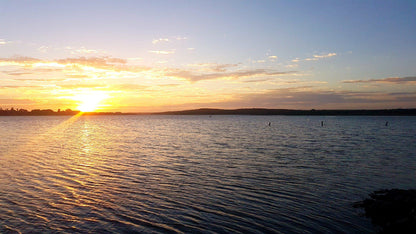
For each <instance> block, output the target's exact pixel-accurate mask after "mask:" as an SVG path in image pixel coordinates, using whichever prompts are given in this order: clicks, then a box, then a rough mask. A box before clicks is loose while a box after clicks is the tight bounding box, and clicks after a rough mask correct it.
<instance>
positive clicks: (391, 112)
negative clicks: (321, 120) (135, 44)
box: [0, 108, 416, 116]
mask: <svg viewBox="0 0 416 234" xmlns="http://www.w3.org/2000/svg"><path fill="white" fill-rule="evenodd" d="M78 113H80V111H78V110H71V109H66V110H65V111H61V110H58V111H53V110H51V109H45V110H40V109H34V110H31V111H28V110H25V109H14V108H11V109H1V108H0V116H49V115H51V116H55V115H76V114H78ZM82 114H83V115H323V116H325V115H329V116H335V115H343V116H355V115H356V116H365V115H368V116H416V109H378V110H364V109H363V110H315V109H311V110H290V109H266V108H244V109H213V108H200V109H193V110H181V111H164V112H141V113H132V112H126V113H122V112H83V113H82Z"/></svg>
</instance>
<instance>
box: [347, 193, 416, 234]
mask: <svg viewBox="0 0 416 234" xmlns="http://www.w3.org/2000/svg"><path fill="white" fill-rule="evenodd" d="M354 207H355V208H363V209H364V211H365V216H366V217H368V218H370V219H371V222H372V223H373V224H374V225H375V226H376V227H378V229H379V230H378V231H379V232H380V233H416V190H402V189H390V190H379V191H375V192H373V193H371V194H370V195H369V198H366V199H365V200H363V201H360V202H357V203H355V204H354Z"/></svg>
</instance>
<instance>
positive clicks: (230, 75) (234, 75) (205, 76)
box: [165, 69, 296, 82]
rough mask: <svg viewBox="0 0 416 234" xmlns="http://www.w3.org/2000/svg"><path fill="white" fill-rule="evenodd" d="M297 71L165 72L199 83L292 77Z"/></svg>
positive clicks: (175, 70) (179, 70) (168, 74)
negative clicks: (203, 81)
mask: <svg viewBox="0 0 416 234" xmlns="http://www.w3.org/2000/svg"><path fill="white" fill-rule="evenodd" d="M295 73H296V72H295V71H285V72H281V71H270V70H266V69H253V70H238V71H227V72H216V73H196V72H193V71H189V70H181V69H170V70H168V71H166V72H165V75H166V76H171V77H176V78H180V79H185V80H189V81H191V82H197V81H202V80H215V79H239V78H242V77H256V76H263V77H270V76H282V75H292V74H295Z"/></svg>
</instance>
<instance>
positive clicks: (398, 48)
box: [0, 0, 416, 111]
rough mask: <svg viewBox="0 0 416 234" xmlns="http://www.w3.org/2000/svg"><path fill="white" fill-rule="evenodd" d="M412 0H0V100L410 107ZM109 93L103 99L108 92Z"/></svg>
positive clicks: (415, 89) (414, 35) (155, 107)
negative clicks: (97, 98) (95, 98)
mask: <svg viewBox="0 0 416 234" xmlns="http://www.w3.org/2000/svg"><path fill="white" fill-rule="evenodd" d="M415 12H416V2H415V1H242V0H239V1H4V0H3V1H1V2H0V21H1V22H3V23H2V24H0V107H3V108H4V107H6V108H8V107H11V106H15V107H21V108H28V109H32V108H52V109H56V108H77V106H80V105H81V104H82V102H83V100H81V99H82V98H81V97H84V98H85V97H88V95H92V96H94V95H95V96H97V93H100V95H98V96H101V97H103V100H100V106H99V107H98V106H97V108H98V109H101V110H118V111H159V110H176V109H187V108H199V107H218V108H244V107H267V108H291V109H305V108H307V109H309V108H315V109H320V108H329V109H336V108H347V109H355V108H369V109H374V108H408V107H412V108H415V107H416V104H415V103H416V102H415V101H414V100H416V68H415V66H414V64H416V58H415V56H414V54H415V53H416V43H415V42H416V14H415ZM104 97H105V98H104Z"/></svg>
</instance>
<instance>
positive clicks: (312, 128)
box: [0, 116, 416, 233]
mask: <svg viewBox="0 0 416 234" xmlns="http://www.w3.org/2000/svg"><path fill="white" fill-rule="evenodd" d="M321 121H324V126H323V127H322V126H321ZM386 121H388V122H389V125H388V126H385V122H386ZM268 122H271V126H268ZM415 152H416V118H415V117H322V116H313V117H307V116H306V117H305V116H291V117H285V116H212V117H209V116H81V117H79V118H76V117H74V118H71V117H63V116H49V117H0V162H1V165H0V233H8V232H10V233H15V232H16V233H17V232H22V233H27V232H43V233H44V232H56V233H65V232H92V233H112V232H117V233H120V232H145V233H152V232H156V233H157V232H178V233H181V232H184V233H190V232H192V233H194V232H204V233H205V232H208V233H210V232H212V233H224V232H231V233H250V232H251V233H256V232H258V233H264V232H268V233H269V232H275V233H293V232H305V233H309V232H310V233H316V232H320V233H322V232H324V233H325V232H326V233H328V232H331V233H333V232H349V233H351V232H356V233H357V232H359V233H362V232H373V231H374V229H373V227H372V225H371V222H370V221H369V220H368V219H366V218H365V217H363V216H362V215H360V214H361V213H362V211H360V210H357V209H355V208H353V207H352V203H354V202H356V201H359V200H362V199H363V198H365V197H366V196H367V195H368V193H370V192H372V191H374V190H377V189H383V188H403V189H408V188H415V186H416V182H415V180H414V178H415V177H416V161H415V160H416V153H415Z"/></svg>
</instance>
